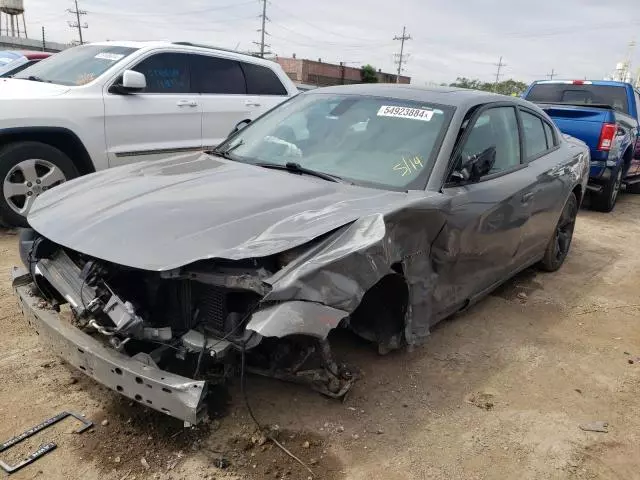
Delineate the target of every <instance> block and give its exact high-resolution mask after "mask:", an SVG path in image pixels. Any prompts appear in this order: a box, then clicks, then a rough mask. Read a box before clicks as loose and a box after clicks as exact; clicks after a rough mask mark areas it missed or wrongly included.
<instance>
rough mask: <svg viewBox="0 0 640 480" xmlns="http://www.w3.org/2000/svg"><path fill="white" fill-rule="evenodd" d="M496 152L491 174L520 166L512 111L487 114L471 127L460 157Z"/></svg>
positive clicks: (510, 109)
mask: <svg viewBox="0 0 640 480" xmlns="http://www.w3.org/2000/svg"><path fill="white" fill-rule="evenodd" d="M491 147H493V148H495V149H496V161H495V163H494V164H493V168H492V169H491V171H490V172H489V173H490V174H493V173H498V172H503V171H505V170H509V169H511V168H513V167H515V166H517V165H519V164H520V137H519V135H518V121H517V118H516V111H515V108H513V107H496V108H491V109H489V110H486V111H485V112H484V113H483V114H482V115H480V117H478V119H477V120H476V122H475V123H474V125H473V127H471V133H470V134H469V137H468V138H467V140H466V142H465V144H464V146H463V148H462V154H463V156H467V157H471V156H473V155H478V154H480V153H482V152H484V151H485V150H486V149H488V148H491Z"/></svg>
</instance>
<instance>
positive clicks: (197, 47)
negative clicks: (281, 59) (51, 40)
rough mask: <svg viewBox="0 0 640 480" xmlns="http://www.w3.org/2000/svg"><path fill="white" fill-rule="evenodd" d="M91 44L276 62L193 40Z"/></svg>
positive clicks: (121, 41)
mask: <svg viewBox="0 0 640 480" xmlns="http://www.w3.org/2000/svg"><path fill="white" fill-rule="evenodd" d="M85 45H87V44H85ZM89 45H112V46H118V47H129V48H136V49H143V48H144V49H151V48H168V49H171V48H174V49H176V50H179V49H183V48H189V49H193V50H194V51H200V52H202V53H212V52H219V53H222V54H232V55H234V56H239V57H244V58H245V59H246V60H248V61H250V62H252V63H257V64H263V65H270V66H273V65H274V64H275V62H272V61H271V60H266V59H263V58H259V57H256V56H253V55H249V54H247V53H243V52H238V51H236V50H231V49H227V48H221V47H215V46H212V45H203V44H195V43H191V42H170V41H164V40H153V41H135V40H133V41H124V40H118V41H114V40H106V41H102V42H92V43H90V44H89ZM276 65H277V64H276Z"/></svg>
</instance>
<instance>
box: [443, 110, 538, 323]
mask: <svg viewBox="0 0 640 480" xmlns="http://www.w3.org/2000/svg"><path fill="white" fill-rule="evenodd" d="M467 128H470V130H469V131H468V132H467V133H465V134H464V136H463V139H462V142H463V143H462V144H461V146H460V147H459V148H460V149H461V156H458V158H456V159H454V160H453V161H454V165H456V164H457V165H459V163H460V161H461V158H463V157H465V156H471V155H477V154H479V153H480V152H482V151H484V150H485V149H487V148H490V147H495V149H496V161H495V164H494V166H493V168H492V170H491V172H489V174H487V175H486V176H484V177H483V178H481V179H480V181H478V182H476V183H469V184H466V185H456V184H455V183H453V182H448V183H446V184H445V187H444V188H443V193H444V194H446V195H448V196H449V197H450V201H451V207H450V208H451V210H450V215H449V216H448V218H447V224H448V228H450V229H451V230H453V231H458V232H459V233H458V234H457V235H455V236H454V238H455V237H457V238H456V239H455V243H456V247H455V250H456V252H455V253H456V256H455V257H456V258H455V259H453V260H452V261H451V263H448V264H447V265H443V266H442V268H441V269H439V274H440V275H442V276H443V277H445V278H442V281H441V282H438V283H439V284H442V285H449V286H450V285H455V286H456V288H455V291H453V292H452V291H451V290H450V289H449V287H445V288H447V289H449V290H448V291H447V292H440V296H441V297H443V298H444V297H450V300H448V301H446V302H443V303H442V304H443V305H448V306H449V307H451V306H452V305H454V306H455V305H459V304H460V302H464V301H465V300H467V299H469V298H472V297H474V296H475V295H477V294H480V293H482V292H483V291H485V290H486V289H488V288H490V287H492V286H493V285H495V284H496V283H497V282H500V281H503V280H505V279H506V278H508V277H509V276H510V275H511V274H512V273H513V272H514V271H516V270H518V269H519V268H521V266H522V264H523V262H524V257H523V248H522V243H523V238H524V235H525V230H526V228H527V223H528V222H529V219H530V214H531V200H532V196H531V184H532V177H531V174H530V173H529V171H528V169H527V165H526V163H525V162H524V161H523V158H522V154H521V140H520V134H519V126H518V119H517V114H516V108H515V106H514V105H512V104H498V105H491V106H489V107H485V109H484V110H481V111H480V112H478V113H477V114H476V115H475V119H474V118H472V119H471V121H470V126H469V127H467ZM465 130H466V128H465ZM465 138H466V139H465ZM446 277H448V278H446ZM439 303H440V302H439ZM440 313H451V312H440Z"/></svg>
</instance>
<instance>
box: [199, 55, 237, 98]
mask: <svg viewBox="0 0 640 480" xmlns="http://www.w3.org/2000/svg"><path fill="white" fill-rule="evenodd" d="M190 57H191V62H192V66H191V79H192V80H191V81H192V83H193V90H194V91H195V92H197V93H210V94H211V93H214V94H215V93H220V94H245V93H247V87H246V84H245V81H244V74H243V73H242V69H241V68H240V64H239V63H238V62H236V61H234V60H228V59H226V58H218V57H211V56H205V55H191V56H190Z"/></svg>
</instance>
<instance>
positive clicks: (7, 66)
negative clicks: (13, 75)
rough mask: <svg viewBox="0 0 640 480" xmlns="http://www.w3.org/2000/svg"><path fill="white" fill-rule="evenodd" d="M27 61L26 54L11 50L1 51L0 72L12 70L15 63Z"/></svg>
mask: <svg viewBox="0 0 640 480" xmlns="http://www.w3.org/2000/svg"><path fill="white" fill-rule="evenodd" d="M24 61H25V57H24V55H22V54H20V53H16V52H12V51H9V50H5V51H1V52H0V74H3V73H5V72H10V71H12V70H13V68H14V65H20V64H21V63H22V62H24Z"/></svg>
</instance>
